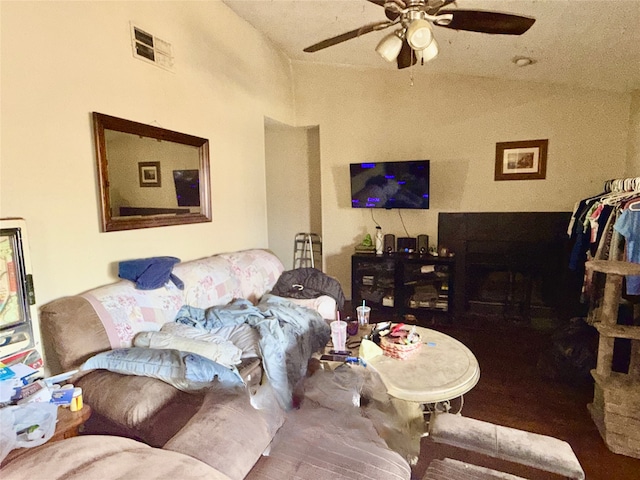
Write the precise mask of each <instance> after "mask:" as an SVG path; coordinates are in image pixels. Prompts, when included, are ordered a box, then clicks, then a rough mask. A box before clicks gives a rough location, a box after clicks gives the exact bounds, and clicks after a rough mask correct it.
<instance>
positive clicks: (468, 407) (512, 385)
mask: <svg viewBox="0 0 640 480" xmlns="http://www.w3.org/2000/svg"><path fill="white" fill-rule="evenodd" d="M480 323H481V325H466V326H452V325H449V324H447V325H436V326H433V327H431V328H435V329H437V330H439V331H442V332H444V333H447V334H449V335H451V336H453V337H454V338H457V339H458V340H460V341H461V342H462V343H464V344H465V345H467V346H468V347H469V348H470V349H471V350H472V351H473V352H474V354H475V355H476V357H477V359H478V362H479V364H480V369H481V376H480V381H479V383H478V384H477V385H476V387H475V388H474V389H473V390H471V391H470V392H469V393H467V394H466V395H465V396H464V407H463V410H462V414H463V415H464V416H467V417H472V418H476V419H480V420H484V421H488V422H492V423H496V424H500V425H505V426H509V427H514V428H519V429H523V430H527V431H531V432H536V433H540V434H544V435H550V436H553V437H557V438H560V439H562V440H565V441H567V442H568V443H569V444H570V445H571V447H572V448H573V450H574V451H575V453H576V455H577V457H578V459H579V461H580V463H581V464H582V467H583V469H584V471H585V474H586V478H587V479H588V480H632V479H633V480H638V479H640V459H635V458H631V457H627V456H623V455H618V454H615V453H612V452H611V451H609V450H608V448H607V446H606V445H605V443H604V441H603V440H602V438H601V437H600V434H599V433H598V430H597V429H596V426H595V424H594V423H593V421H592V420H591V417H590V415H589V412H588V410H587V404H588V403H590V402H591V401H592V399H593V384H592V382H590V381H587V382H583V383H582V384H578V385H572V384H570V383H568V382H560V381H554V380H550V379H548V378H545V375H542V374H541V373H540V371H539V370H538V368H537V367H536V365H537V363H538V359H539V358H540V355H541V354H542V353H543V352H544V351H546V350H547V349H548V348H549V347H550V346H551V344H552V340H551V333H552V331H551V330H548V329H547V330H540V329H534V328H532V327H530V326H528V325H527V326H524V325H522V324H515V323H509V322H506V321H505V322H497V323H496V322H480ZM444 456H451V457H454V458H458V459H461V460H465V461H469V462H470V463H479V462H483V464H484V465H485V466H488V467H490V468H495V467H499V468H500V469H503V470H505V471H508V472H510V473H512V474H515V475H521V476H525V477H526V478H531V479H547V478H559V477H558V476H554V475H548V474H544V473H541V472H536V471H535V470H529V469H522V468H519V467H516V466H512V465H505V464H503V463H502V462H495V461H492V460H490V459H487V457H481V456H479V455H477V454H467V453H465V452H464V451H461V450H459V449H453V448H450V447H444V446H436V445H434V444H432V443H430V442H429V441H428V440H426V439H423V443H422V448H421V456H420V459H419V461H418V463H417V465H415V467H414V468H413V477H414V478H416V479H420V478H422V475H423V474H424V471H425V470H426V468H427V466H428V464H429V462H430V460H431V459H432V458H443V457H444ZM485 460H486V461H485Z"/></svg>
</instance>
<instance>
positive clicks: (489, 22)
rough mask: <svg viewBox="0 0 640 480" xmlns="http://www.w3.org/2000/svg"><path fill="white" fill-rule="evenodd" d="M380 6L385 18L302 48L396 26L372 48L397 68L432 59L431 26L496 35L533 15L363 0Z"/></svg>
mask: <svg viewBox="0 0 640 480" xmlns="http://www.w3.org/2000/svg"><path fill="white" fill-rule="evenodd" d="M366 1H368V2H371V3H374V4H376V5H379V6H381V7H384V12H385V15H386V17H387V20H386V21H382V22H377V23H371V24H369V25H364V26H363V27H360V28H357V29H355V30H351V31H350V32H346V33H343V34H341V35H337V36H335V37H331V38H328V39H326V40H323V41H321V42H318V43H316V44H314V45H311V46H310V47H307V48H305V49H304V50H303V51H304V52H308V53H312V52H317V51H318V50H322V49H324V48H327V47H331V46H333V45H337V44H339V43H342V42H346V41H347V40H351V39H353V38H356V37H359V36H361V35H364V34H366V33H371V32H376V31H379V30H384V29H386V28H389V27H393V26H396V27H397V28H396V29H395V30H394V31H393V32H392V33H390V34H388V35H386V36H385V37H383V39H382V40H381V41H380V43H378V46H377V47H376V51H377V52H378V54H380V56H381V57H382V58H384V59H385V60H387V61H388V62H393V61H394V60H395V61H396V62H397V64H398V68H406V67H410V66H411V65H414V64H416V63H417V62H418V61H420V62H421V64H424V63H425V62H428V61H429V60H432V59H433V58H435V57H436V56H437V55H438V43H437V42H436V40H435V38H434V36H433V28H432V26H433V25H435V26H436V27H444V28H451V29H453V30H467V31H470V32H480V33H491V34H500V35H522V34H523V33H524V32H526V31H527V30H529V28H530V27H531V26H532V25H533V23H534V22H535V19H534V18H530V17H522V16H519V15H511V14H508V13H499V12H487V11H481V10H458V9H450V10H448V9H444V10H442V8H443V7H446V6H447V5H449V4H451V3H453V2H454V1H455V0H366Z"/></svg>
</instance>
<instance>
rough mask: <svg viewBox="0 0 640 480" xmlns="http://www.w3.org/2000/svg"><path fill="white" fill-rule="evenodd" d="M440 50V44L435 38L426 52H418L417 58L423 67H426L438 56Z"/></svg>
mask: <svg viewBox="0 0 640 480" xmlns="http://www.w3.org/2000/svg"><path fill="white" fill-rule="evenodd" d="M438 53H439V48H438V42H436V39H435V38H434V39H433V41H432V42H431V43H430V44H429V46H428V47H427V48H425V49H424V50H416V57H417V58H418V61H419V62H420V64H421V65H424V64H425V63H427V62H430V61H431V60H433V59H434V58H436V57H437V56H438Z"/></svg>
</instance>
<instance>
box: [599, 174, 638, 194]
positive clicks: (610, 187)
mask: <svg viewBox="0 0 640 480" xmlns="http://www.w3.org/2000/svg"><path fill="white" fill-rule="evenodd" d="M604 191H605V192H638V193H640V177H629V178H615V179H611V180H607V181H606V182H604Z"/></svg>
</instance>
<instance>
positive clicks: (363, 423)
mask: <svg viewBox="0 0 640 480" xmlns="http://www.w3.org/2000/svg"><path fill="white" fill-rule="evenodd" d="M358 410H359V409H357V408H353V407H352V408H346V409H345V410H343V411H339V410H330V409H327V408H323V407H320V406H317V405H315V404H310V405H309V406H305V404H304V403H303V405H302V408H301V409H300V410H293V411H290V412H288V413H287V418H286V421H285V424H284V426H283V427H282V428H281V429H280V430H279V431H278V433H277V434H276V436H275V438H274V440H273V444H272V446H271V449H270V451H269V453H268V456H263V457H261V458H260V460H258V462H257V463H256V465H255V466H254V467H253V469H252V470H251V471H250V472H249V474H248V475H247V476H246V479H247V480H274V479H285V478H304V479H324V478H331V479H332V480H372V479H382V478H384V479H385V480H409V478H410V477H411V468H410V467H409V464H408V463H407V462H406V461H405V460H404V459H403V458H402V457H401V456H400V455H399V454H398V453H396V452H393V451H392V450H389V448H388V447H387V446H386V444H385V443H384V441H383V440H382V439H381V438H380V437H379V436H378V434H377V433H376V430H375V428H374V427H373V424H372V423H371V422H370V421H369V420H368V419H366V418H364V417H362V416H361V415H360V413H359V411H358Z"/></svg>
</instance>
